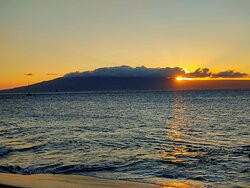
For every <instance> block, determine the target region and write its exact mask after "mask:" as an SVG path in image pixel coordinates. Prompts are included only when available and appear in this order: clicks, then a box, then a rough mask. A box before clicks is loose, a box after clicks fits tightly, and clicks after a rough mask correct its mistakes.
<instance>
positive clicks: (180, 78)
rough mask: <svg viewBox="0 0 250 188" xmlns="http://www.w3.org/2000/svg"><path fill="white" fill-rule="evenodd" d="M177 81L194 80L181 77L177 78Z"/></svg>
mask: <svg viewBox="0 0 250 188" xmlns="http://www.w3.org/2000/svg"><path fill="white" fill-rule="evenodd" d="M175 79H176V80H178V81H182V80H194V78H185V77H181V76H177V77H176V78H175Z"/></svg>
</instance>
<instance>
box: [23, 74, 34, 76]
mask: <svg viewBox="0 0 250 188" xmlns="http://www.w3.org/2000/svg"><path fill="white" fill-rule="evenodd" d="M24 75H25V76H33V73H27V74H24Z"/></svg>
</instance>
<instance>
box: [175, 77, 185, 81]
mask: <svg viewBox="0 0 250 188" xmlns="http://www.w3.org/2000/svg"><path fill="white" fill-rule="evenodd" d="M176 80H178V81H181V80H184V78H182V77H181V76H177V77H176Z"/></svg>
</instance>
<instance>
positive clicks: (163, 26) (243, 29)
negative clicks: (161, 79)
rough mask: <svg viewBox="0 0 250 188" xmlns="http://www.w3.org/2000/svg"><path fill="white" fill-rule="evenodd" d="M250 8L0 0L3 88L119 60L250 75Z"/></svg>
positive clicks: (244, 2) (238, 4)
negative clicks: (230, 71)
mask: <svg viewBox="0 0 250 188" xmlns="http://www.w3.org/2000/svg"><path fill="white" fill-rule="evenodd" d="M249 10H250V1H249V0H234V1H232V0H207V1H205V0H189V1H188V0H183V1H174V0H85V1H84V0H0V89H5V88H12V87H16V86H22V85H27V84H28V82H29V83H35V82H39V81H43V80H50V79H53V78H56V77H60V76H63V75H64V74H66V73H69V72H75V71H80V72H82V71H88V70H94V69H96V68H100V67H113V66H121V65H128V66H131V67H137V66H146V67H150V68H156V67H177V66H180V67H183V68H187V69H188V70H189V71H190V72H193V71H195V70H196V69H197V68H200V67H201V68H209V69H210V70H211V71H212V72H215V73H217V72H222V71H226V70H234V71H237V72H242V73H246V74H250V11H249ZM244 79H249V76H248V77H247V78H244Z"/></svg>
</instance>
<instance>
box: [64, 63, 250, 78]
mask: <svg viewBox="0 0 250 188" xmlns="http://www.w3.org/2000/svg"><path fill="white" fill-rule="evenodd" d="M98 76H111V77H168V78H172V77H176V76H183V77H190V78H206V77H210V78H219V77H221V78H242V77H246V76H248V74H246V73H241V72H234V71H232V70H229V71H224V72H219V73H212V72H211V71H210V70H209V69H208V68H198V69H196V70H195V71H194V72H190V73H186V72H185V70H184V69H183V68H181V67H172V68H171V67H165V68H147V67H145V66H141V67H135V68H133V67H130V66H126V65H123V66H116V67H104V68H98V69H95V70H93V71H85V72H71V73H68V74H65V75H64V77H98Z"/></svg>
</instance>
